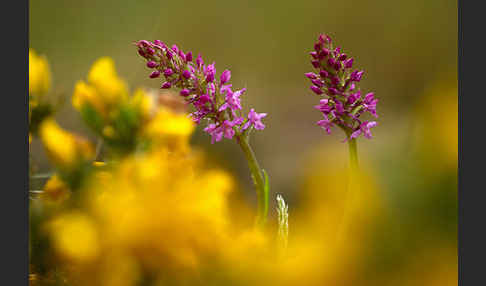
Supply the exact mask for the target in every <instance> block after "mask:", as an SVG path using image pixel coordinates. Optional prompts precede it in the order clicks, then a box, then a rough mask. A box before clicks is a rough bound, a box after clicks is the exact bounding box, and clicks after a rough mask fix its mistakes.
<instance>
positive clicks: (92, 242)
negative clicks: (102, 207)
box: [48, 212, 100, 262]
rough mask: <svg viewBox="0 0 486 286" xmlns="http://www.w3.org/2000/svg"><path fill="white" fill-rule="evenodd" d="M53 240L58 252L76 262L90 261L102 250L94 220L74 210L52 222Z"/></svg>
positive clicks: (50, 228) (50, 227) (50, 225)
mask: <svg viewBox="0 0 486 286" xmlns="http://www.w3.org/2000/svg"><path fill="white" fill-rule="evenodd" d="M48 229H49V230H50V232H51V233H52V236H51V237H52V242H53V245H54V248H55V249H56V250H57V252H58V253H59V254H60V255H61V256H62V257H64V258H67V259H70V260H73V261H75V262H89V261H92V260H93V259H95V258H96V257H97V256H98V254H99V251H100V245H99V234H98V231H97V228H96V225H95V224H94V222H93V221H92V220H91V219H90V218H89V217H88V216H86V215H84V214H82V213H79V212H72V213H67V214H63V215H60V216H59V217H57V218H55V219H54V220H53V221H51V222H50V224H49V225H48Z"/></svg>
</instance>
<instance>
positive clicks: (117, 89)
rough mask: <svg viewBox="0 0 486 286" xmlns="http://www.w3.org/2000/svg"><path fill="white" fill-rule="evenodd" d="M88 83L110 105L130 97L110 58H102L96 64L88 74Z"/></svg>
mask: <svg viewBox="0 0 486 286" xmlns="http://www.w3.org/2000/svg"><path fill="white" fill-rule="evenodd" d="M88 82H89V83H90V84H91V85H93V86H94V88H95V89H96V90H97V91H98V94H99V96H100V97H102V98H103V101H105V102H106V103H108V104H115V103H116V102H117V101H120V100H123V99H126V97H127V95H128V89H127V85H126V83H125V82H124V81H123V80H121V79H120V78H119V77H118V75H117V73H116V69H115V63H114V61H113V59H112V58H110V57H102V58H99V59H97V60H96V61H95V62H94V64H93V66H92V67H91V70H90V71H89V74H88Z"/></svg>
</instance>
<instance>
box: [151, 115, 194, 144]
mask: <svg viewBox="0 0 486 286" xmlns="http://www.w3.org/2000/svg"><path fill="white" fill-rule="evenodd" d="M194 129H195V124H194V122H193V121H192V120H191V119H190V118H189V117H188V116H187V114H181V113H175V112H173V111H170V110H169V109H167V108H164V107H161V108H160V109H159V112H158V113H157V114H156V115H155V116H154V118H153V119H152V120H151V121H150V122H149V123H148V124H147V126H146V127H145V136H147V137H148V138H150V139H152V140H155V141H156V143H158V144H161V143H162V144H166V145H168V146H169V147H170V148H172V149H175V150H180V151H184V152H187V150H189V138H190V135H191V134H192V133H193V132H194Z"/></svg>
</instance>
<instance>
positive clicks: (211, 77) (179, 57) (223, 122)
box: [135, 40, 322, 225]
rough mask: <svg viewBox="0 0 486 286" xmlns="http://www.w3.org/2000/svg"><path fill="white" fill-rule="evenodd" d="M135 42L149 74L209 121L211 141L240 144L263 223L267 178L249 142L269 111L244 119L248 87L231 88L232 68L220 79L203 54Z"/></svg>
mask: <svg viewBox="0 0 486 286" xmlns="http://www.w3.org/2000/svg"><path fill="white" fill-rule="evenodd" d="M135 45H136V46H137V48H138V54H139V55H140V56H142V57H143V58H145V59H146V60H147V63H146V66H147V67H148V68H150V69H153V71H152V72H151V73H150V75H149V77H150V78H159V77H161V76H163V78H164V79H163V83H162V86H161V88H163V89H169V88H178V89H179V90H180V91H179V94H180V96H182V97H183V98H184V100H185V101H186V102H187V103H189V104H191V105H192V106H193V107H194V111H193V112H192V113H191V115H190V116H191V118H192V119H193V120H194V122H195V123H197V124H200V123H201V122H203V121H206V122H208V125H207V126H206V128H204V131H205V132H207V133H208V134H209V135H211V143H212V144H213V143H214V142H219V141H221V140H222V139H223V138H227V139H235V140H236V142H237V143H238V145H239V146H240V147H241V149H242V150H243V152H244V154H245V157H246V159H247V161H248V165H249V167H250V171H251V173H252V177H253V178H254V183H255V188H256V190H257V195H258V216H257V222H258V224H259V225H262V224H263V223H264V222H265V220H266V217H267V213H268V181H267V178H266V173H265V172H264V171H263V170H262V169H261V168H260V167H259V165H258V162H257V160H256V157H255V154H254V152H253V150H251V147H250V145H249V131H248V130H251V129H252V128H251V127H253V129H256V130H263V129H265V125H264V124H263V122H262V119H263V118H264V117H265V116H266V115H267V114H266V113H256V112H255V110H254V109H253V108H252V109H251V110H250V113H249V114H248V117H247V118H244V117H243V116H242V109H243V107H242V105H241V96H242V95H243V93H244V92H245V91H246V89H245V88H243V89H240V90H237V91H233V90H232V85H231V84H230V83H229V81H230V79H231V71H229V70H225V71H223V73H222V74H221V75H220V77H219V80H217V79H216V67H215V63H214V62H213V63H212V64H208V65H205V64H204V61H203V59H202V57H201V55H199V54H198V56H197V58H196V60H195V62H194V61H193V54H192V52H187V53H184V51H183V50H182V49H181V48H180V47H178V46H177V45H173V46H172V47H171V48H169V47H168V46H167V45H166V44H164V43H162V42H161V41H159V40H155V41H153V42H149V41H146V40H141V41H138V42H136V43H135ZM316 77H317V76H316ZM319 87H322V84H321V85H320V86H319Z"/></svg>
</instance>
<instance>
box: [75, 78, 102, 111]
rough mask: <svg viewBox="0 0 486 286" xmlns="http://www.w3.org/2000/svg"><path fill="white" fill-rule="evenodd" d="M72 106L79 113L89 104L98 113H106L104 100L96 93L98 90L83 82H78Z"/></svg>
mask: <svg viewBox="0 0 486 286" xmlns="http://www.w3.org/2000/svg"><path fill="white" fill-rule="evenodd" d="M72 104H73V107H74V108H75V109H76V110H78V111H81V110H82V108H83V106H84V105H85V104H89V105H90V106H92V107H93V108H94V109H95V110H96V111H97V112H98V113H100V114H105V113H106V106H105V104H104V102H103V99H102V98H101V97H100V96H99V94H98V93H97V92H96V89H95V88H93V87H92V86H90V85H88V84H87V83H86V82H84V81H82V80H80V81H78V82H77V83H76V85H75V87H74V93H73V97H72Z"/></svg>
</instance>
